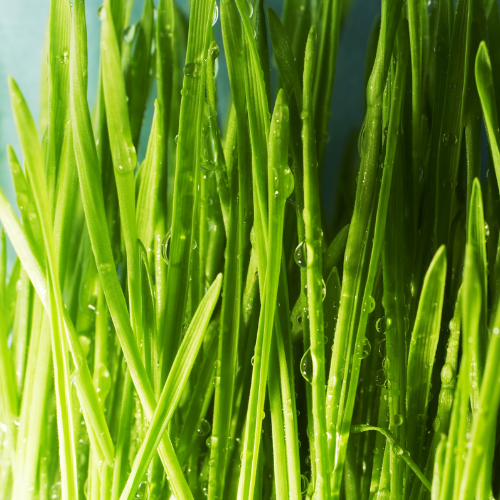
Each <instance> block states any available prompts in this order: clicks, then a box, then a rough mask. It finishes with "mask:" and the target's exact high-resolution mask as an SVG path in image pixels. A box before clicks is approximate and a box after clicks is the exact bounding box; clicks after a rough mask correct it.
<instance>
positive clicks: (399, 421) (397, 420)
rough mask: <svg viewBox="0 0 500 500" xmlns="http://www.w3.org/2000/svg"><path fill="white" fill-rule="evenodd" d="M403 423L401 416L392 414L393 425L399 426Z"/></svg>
mask: <svg viewBox="0 0 500 500" xmlns="http://www.w3.org/2000/svg"><path fill="white" fill-rule="evenodd" d="M402 423H403V417H402V416H401V415H399V414H396V415H394V425H395V426H396V427H399V426H400V425H402Z"/></svg>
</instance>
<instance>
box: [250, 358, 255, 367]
mask: <svg viewBox="0 0 500 500" xmlns="http://www.w3.org/2000/svg"><path fill="white" fill-rule="evenodd" d="M254 362H255V356H252V359H251V360H250V363H251V364H252V366H253V364H254Z"/></svg>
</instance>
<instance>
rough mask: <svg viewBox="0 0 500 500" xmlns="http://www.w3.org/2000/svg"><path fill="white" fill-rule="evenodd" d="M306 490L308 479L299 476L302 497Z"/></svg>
mask: <svg viewBox="0 0 500 500" xmlns="http://www.w3.org/2000/svg"><path fill="white" fill-rule="evenodd" d="M307 488H309V479H307V477H306V476H304V475H301V476H300V492H301V493H302V495H304V494H305V493H306V492H307Z"/></svg>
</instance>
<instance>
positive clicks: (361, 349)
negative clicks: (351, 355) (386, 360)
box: [357, 339, 372, 359]
mask: <svg viewBox="0 0 500 500" xmlns="http://www.w3.org/2000/svg"><path fill="white" fill-rule="evenodd" d="M371 351H372V346H371V344H370V341H369V340H368V339H365V340H364V342H363V344H362V345H358V349H357V354H358V357H359V358H360V359H365V358H367V357H368V356H369V355H370V352H371Z"/></svg>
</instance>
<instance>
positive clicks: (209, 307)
mask: <svg viewBox="0 0 500 500" xmlns="http://www.w3.org/2000/svg"><path fill="white" fill-rule="evenodd" d="M221 286H222V275H219V276H218V277H217V279H216V280H215V281H214V283H213V284H212V286H211V287H210V289H209V290H208V292H207V293H206V295H205V297H204V298H203V300H202V301H201V303H200V305H199V307H198V309H197V311H196V313H195V315H194V317H193V319H192V321H191V323H190V325H189V328H188V330H187V332H186V335H185V336H184V340H183V341H182V344H181V346H180V348H179V351H178V352H177V355H176V357H175V360H174V363H173V365H172V370H171V371H170V373H169V376H168V378H167V382H166V383H165V386H164V388H163V391H162V394H161V397H160V400H159V401H158V406H157V408H156V410H155V413H154V415H153V418H152V419H151V424H150V426H149V429H148V432H147V433H146V437H145V438H144V442H143V444H142V446H141V449H140V450H139V453H138V454H137V456H136V457H135V460H134V465H133V467H132V471H131V473H130V476H129V478H128V480H127V484H126V486H125V489H124V490H123V492H122V494H121V498H122V499H128V498H132V495H134V494H135V492H136V490H137V487H138V486H139V483H140V482H141V480H142V477H143V476H144V473H145V472H146V468H147V466H148V464H149V462H150V461H151V458H152V457H153V454H154V452H155V450H156V448H157V446H158V443H159V442H160V440H161V437H162V435H163V433H164V432H165V429H166V427H167V424H168V421H169V419H170V417H171V416H172V414H173V412H174V410H175V407H176V405H177V403H178V402H179V398H180V397H181V394H182V391H183V390H184V387H185V385H186V382H187V379H188V377H189V374H190V373H191V369H192V367H193V364H194V362H195V359H196V355H197V354H198V350H199V349H200V347H201V343H202V341H203V336H204V335H205V332H206V330H207V327H208V323H209V322H210V318H211V316H212V312H213V310H214V308H215V305H216V303H217V300H218V299H219V294H220V290H221Z"/></svg>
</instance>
